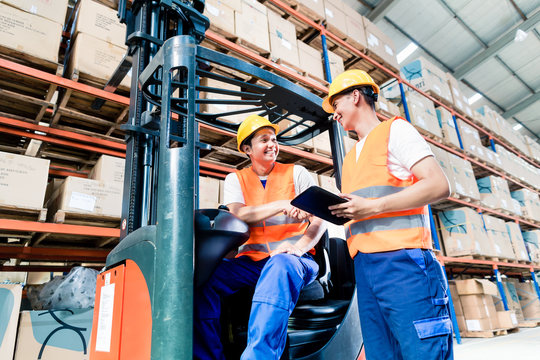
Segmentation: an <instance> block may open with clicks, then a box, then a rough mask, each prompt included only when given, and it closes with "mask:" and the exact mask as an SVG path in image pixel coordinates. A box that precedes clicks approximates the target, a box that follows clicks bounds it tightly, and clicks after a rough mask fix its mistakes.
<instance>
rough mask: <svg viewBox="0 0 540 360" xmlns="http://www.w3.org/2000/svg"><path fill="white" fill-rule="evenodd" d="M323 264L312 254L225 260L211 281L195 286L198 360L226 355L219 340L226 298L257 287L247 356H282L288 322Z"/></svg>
mask: <svg viewBox="0 0 540 360" xmlns="http://www.w3.org/2000/svg"><path fill="white" fill-rule="evenodd" d="M318 271H319V266H318V265H317V263H316V262H315V261H314V260H313V259H312V258H311V256H310V255H304V256H302V257H298V256H295V255H289V254H278V255H275V256H273V257H269V258H266V259H263V260H260V261H253V260H251V259H250V258H248V257H247V256H241V257H239V258H236V259H230V260H228V259H224V260H223V261H222V262H221V264H220V265H219V266H218V268H217V269H216V271H215V272H214V274H213V275H212V277H211V278H210V280H208V282H207V283H206V284H205V285H204V286H203V287H202V288H200V289H198V290H196V291H195V299H194V321H193V322H194V344H193V356H194V358H195V359H201V360H209V359H212V360H214V359H216V360H217V359H219V360H223V359H225V357H224V355H223V346H222V344H221V340H220V332H221V329H220V322H219V317H220V314H221V298H222V297H226V296H229V295H232V294H234V293H235V292H237V291H238V290H240V289H242V288H247V287H251V288H253V287H255V293H254V295H253V301H252V305H251V313H250V316H249V325H248V344H247V347H246V349H245V350H244V352H243V354H242V357H241V359H242V360H261V359H265V360H266V359H276V360H278V359H279V358H280V357H281V354H282V353H283V350H284V349H285V344H286V341H287V321H288V319H289V316H290V314H291V312H292V311H293V309H294V306H295V305H296V302H297V301H298V296H299V294H300V291H301V290H302V288H303V287H304V286H306V285H308V284H309V283H310V282H312V281H313V280H315V278H316V276H317V273H318Z"/></svg>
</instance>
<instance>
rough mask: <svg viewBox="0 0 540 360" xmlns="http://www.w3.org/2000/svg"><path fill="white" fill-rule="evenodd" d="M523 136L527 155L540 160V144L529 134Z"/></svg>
mask: <svg viewBox="0 0 540 360" xmlns="http://www.w3.org/2000/svg"><path fill="white" fill-rule="evenodd" d="M524 138H525V143H526V144H527V146H528V147H529V155H530V157H531V158H533V159H535V160H536V161H538V162H540V144H539V143H537V142H536V141H535V140H534V139H533V138H531V137H530V136H527V135H525V136H524Z"/></svg>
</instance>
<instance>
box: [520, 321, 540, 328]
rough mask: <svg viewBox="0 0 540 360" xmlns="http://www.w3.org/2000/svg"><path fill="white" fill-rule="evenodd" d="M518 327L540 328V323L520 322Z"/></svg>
mask: <svg viewBox="0 0 540 360" xmlns="http://www.w3.org/2000/svg"><path fill="white" fill-rule="evenodd" d="M518 326H519V327H521V328H534V327H537V326H540V321H534V320H525V321H523V322H520V323H519V324H518Z"/></svg>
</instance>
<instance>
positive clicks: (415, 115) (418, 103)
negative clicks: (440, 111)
mask: <svg viewBox="0 0 540 360" xmlns="http://www.w3.org/2000/svg"><path fill="white" fill-rule="evenodd" d="M405 97H406V99H407V107H408V110H409V116H410V117H411V123H412V124H413V125H415V126H416V127H417V128H420V129H422V130H424V131H427V132H429V133H430V134H433V135H435V136H437V137H439V138H442V132H441V128H440V126H439V120H438V119H437V113H436V112H435V107H434V106H433V102H432V101H431V100H429V99H428V98H426V97H425V96H423V95H421V94H419V93H417V92H416V91H408V92H407V93H406V94H405ZM402 107H403V105H402ZM402 113H403V114H404V113H405V111H404V110H403V111H402Z"/></svg>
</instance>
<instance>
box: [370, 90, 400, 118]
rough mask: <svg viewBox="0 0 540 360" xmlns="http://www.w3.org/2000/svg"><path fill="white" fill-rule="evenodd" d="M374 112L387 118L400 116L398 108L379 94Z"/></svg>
mask: <svg viewBox="0 0 540 360" xmlns="http://www.w3.org/2000/svg"><path fill="white" fill-rule="evenodd" d="M375 110H376V111H377V112H378V113H380V114H382V115H384V116H387V117H389V118H392V117H394V116H401V111H400V110H399V107H398V106H397V105H396V104H394V103H393V102H391V101H389V100H387V99H386V98H385V97H384V96H383V95H382V94H379V97H378V99H377V102H376V103H375Z"/></svg>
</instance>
